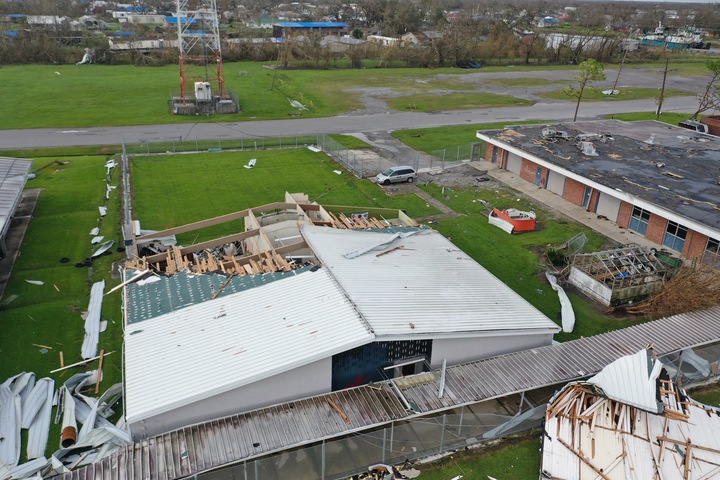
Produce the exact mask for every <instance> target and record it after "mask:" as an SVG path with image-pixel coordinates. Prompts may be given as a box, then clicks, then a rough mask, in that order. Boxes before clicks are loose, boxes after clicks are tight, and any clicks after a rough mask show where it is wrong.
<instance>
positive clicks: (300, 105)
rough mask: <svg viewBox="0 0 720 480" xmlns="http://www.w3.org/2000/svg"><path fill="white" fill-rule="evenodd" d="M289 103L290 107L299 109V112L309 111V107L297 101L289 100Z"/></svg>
mask: <svg viewBox="0 0 720 480" xmlns="http://www.w3.org/2000/svg"><path fill="white" fill-rule="evenodd" d="M288 102H290V105H292V107H293V108H297V109H298V110H307V107H306V106H305V105H303V104H302V103H300V102H298V101H297V100H290V99H289V98H288Z"/></svg>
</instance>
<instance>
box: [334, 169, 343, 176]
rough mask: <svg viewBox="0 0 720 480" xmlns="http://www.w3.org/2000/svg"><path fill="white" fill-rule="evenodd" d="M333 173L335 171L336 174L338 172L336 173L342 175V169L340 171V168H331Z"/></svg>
mask: <svg viewBox="0 0 720 480" xmlns="http://www.w3.org/2000/svg"><path fill="white" fill-rule="evenodd" d="M333 173H336V174H338V175H342V171H340V170H333Z"/></svg>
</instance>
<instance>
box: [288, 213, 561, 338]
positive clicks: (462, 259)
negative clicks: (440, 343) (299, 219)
mask: <svg viewBox="0 0 720 480" xmlns="http://www.w3.org/2000/svg"><path fill="white" fill-rule="evenodd" d="M301 231H302V234H303V236H304V237H305V239H306V241H307V243H308V245H310V247H311V248H312V250H313V252H314V253H315V255H316V256H317V257H318V258H319V259H320V260H321V262H322V263H323V266H324V267H325V268H327V269H329V270H330V272H331V273H332V275H333V276H334V277H335V278H336V279H337V281H338V283H339V284H340V286H341V287H342V288H343V289H344V290H345V292H346V293H347V295H348V298H350V300H351V301H352V302H353V304H355V306H356V307H357V308H358V310H359V311H360V313H361V314H362V316H363V317H364V318H365V319H366V320H367V322H368V323H369V324H370V326H371V327H372V329H373V330H374V331H375V334H376V335H378V336H379V337H381V338H379V340H388V339H393V338H405V337H408V336H418V335H423V336H425V337H427V336H433V337H438V336H446V337H451V336H455V337H459V336H469V335H473V334H475V335H478V336H479V335H484V336H486V335H492V334H497V335H508V334H527V333H555V332H558V331H559V330H560V328H559V327H558V326H557V325H556V324H555V323H554V322H552V321H551V320H550V319H548V318H547V317H546V316H545V315H543V314H542V313H541V312H540V311H539V310H537V309H536V308H535V307H533V306H532V305H531V304H530V303H528V302H527V301H526V300H525V299H523V298H522V297H521V296H520V295H518V294H517V293H515V292H514V291H513V290H512V289H510V287H508V286H507V285H505V284H504V283H503V282H501V281H500V280H498V279H497V278H496V277H495V276H494V275H492V274H491V273H490V272H488V271H487V270H485V268H483V267H482V266H481V265H480V264H478V263H477V262H476V261H475V260H473V259H472V258H470V257H469V256H468V255H467V254H465V253H464V252H463V251H462V250H460V249H459V248H458V247H456V246H455V245H453V244H452V243H451V242H450V241H449V240H447V239H446V238H445V237H444V236H442V235H441V234H439V233H438V232H436V231H434V230H431V229H423V230H420V231H418V232H417V233H415V234H414V235H411V236H407V237H405V238H396V239H395V240H394V241H392V242H390V243H385V244H383V242H387V241H388V240H390V239H391V238H392V237H393V233H381V232H375V231H358V230H339V229H332V228H323V227H314V226H303V227H302V230H301ZM381 244H382V245H381ZM373 245H377V247H376V248H375V249H373V250H370V251H366V252H364V253H363V251H364V249H366V248H368V247H371V246H373ZM396 247H402V248H401V249H396ZM383 252H387V253H385V254H382V255H379V254H381V253H383ZM351 253H352V255H349V256H351V257H352V258H346V257H345V255H346V254H351Z"/></svg>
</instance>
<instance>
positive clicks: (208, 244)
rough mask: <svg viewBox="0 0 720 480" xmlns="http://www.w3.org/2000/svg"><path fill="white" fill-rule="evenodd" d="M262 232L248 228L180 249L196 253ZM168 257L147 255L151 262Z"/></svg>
mask: <svg viewBox="0 0 720 480" xmlns="http://www.w3.org/2000/svg"><path fill="white" fill-rule="evenodd" d="M259 233H260V229H253V230H247V231H245V232H242V233H235V234H233V235H227V236H225V237H220V238H216V239H215V240H208V241H207V242H201V243H196V244H195V245H190V246H187V247H183V248H181V249H180V252H182V254H183V255H187V254H189V253H195V252H199V251H200V250H205V249H206V248H214V247H219V246H220V245H225V244H226V243H233V242H239V241H242V240H246V239H248V238H250V237H255V236H257V235H258V234H259ZM165 258H166V255H165V253H158V254H157V255H152V256H150V257H147V261H149V262H153V263H154V262H159V261H162V260H164V259H165Z"/></svg>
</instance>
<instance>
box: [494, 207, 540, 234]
mask: <svg viewBox="0 0 720 480" xmlns="http://www.w3.org/2000/svg"><path fill="white" fill-rule="evenodd" d="M488 222H489V223H490V225H494V226H496V227H498V228H500V229H501V230H504V231H505V232H507V233H523V232H532V231H533V230H535V212H523V211H521V210H518V209H515V208H505V209H503V210H500V209H497V208H493V209H492V211H491V212H490V213H489V214H488Z"/></svg>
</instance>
